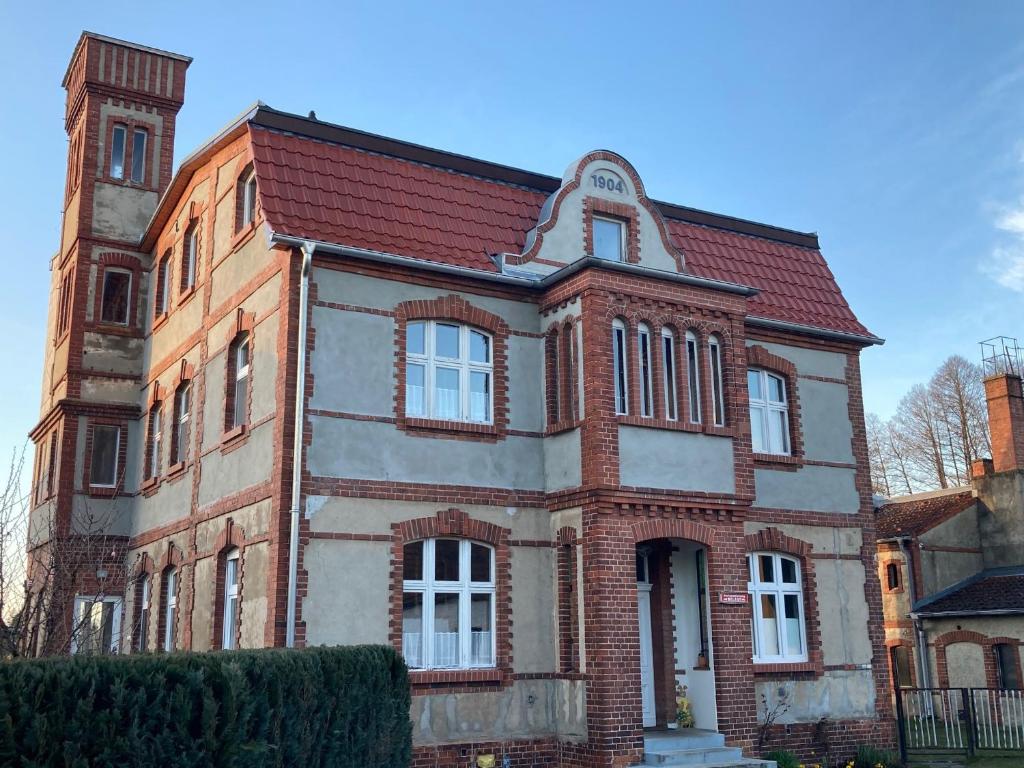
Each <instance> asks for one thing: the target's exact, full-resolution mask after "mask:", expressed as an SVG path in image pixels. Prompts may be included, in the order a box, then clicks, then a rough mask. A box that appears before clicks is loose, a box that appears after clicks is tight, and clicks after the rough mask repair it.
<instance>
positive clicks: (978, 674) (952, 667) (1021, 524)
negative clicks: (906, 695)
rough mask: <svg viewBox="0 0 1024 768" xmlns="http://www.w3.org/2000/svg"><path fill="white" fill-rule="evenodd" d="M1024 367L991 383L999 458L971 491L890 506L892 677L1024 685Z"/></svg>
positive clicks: (961, 684) (884, 549)
mask: <svg viewBox="0 0 1024 768" xmlns="http://www.w3.org/2000/svg"><path fill="white" fill-rule="evenodd" d="M1019 363H1020V361H1019V360H1016V359H1012V360H1011V364H1010V365H1009V366H1003V367H1005V368H1007V370H1003V371H998V372H993V375H991V376H989V377H988V378H987V379H986V380H985V392H986V397H987V401H988V412H989V426H990V430H991V433H992V453H993V459H991V460H989V459H985V460H983V461H976V462H974V464H973V466H972V475H973V477H972V480H971V487H970V488H953V489H950V490H945V491H935V492H933V493H919V494H914V495H912V496H903V497H899V498H894V499H890V500H887V501H885V503H883V504H882V505H881V506H880V507H879V508H878V510H877V520H878V525H877V535H878V575H879V578H880V580H881V583H882V605H883V608H884V610H885V636H886V640H885V643H886V646H887V647H888V648H889V661H890V668H891V675H892V680H893V682H894V683H895V684H898V685H901V686H913V687H942V688H946V687H953V688H986V687H987V688H1013V689H1019V688H1021V687H1022V681H1024V676H1022V674H1021V666H1022V654H1024V400H1022V397H1021V379H1020V376H1019V371H1020V365H1019Z"/></svg>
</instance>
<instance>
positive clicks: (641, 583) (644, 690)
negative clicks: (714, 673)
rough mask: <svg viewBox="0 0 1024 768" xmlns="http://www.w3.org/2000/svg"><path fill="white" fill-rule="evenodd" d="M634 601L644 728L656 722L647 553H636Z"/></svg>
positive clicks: (649, 573)
mask: <svg viewBox="0 0 1024 768" xmlns="http://www.w3.org/2000/svg"><path fill="white" fill-rule="evenodd" d="M636 577H637V583H636V603H637V608H638V611H639V619H640V622H639V624H640V702H641V705H642V707H643V717H644V728H653V727H654V726H655V725H657V724H658V719H657V715H656V714H655V710H654V646H653V642H652V637H651V572H650V567H649V564H648V561H647V555H646V554H645V553H643V552H637V553H636Z"/></svg>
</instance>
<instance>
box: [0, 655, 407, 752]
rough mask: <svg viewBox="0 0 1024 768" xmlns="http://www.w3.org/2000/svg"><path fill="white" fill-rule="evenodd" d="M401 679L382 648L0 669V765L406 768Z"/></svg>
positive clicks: (53, 662)
mask: <svg viewBox="0 0 1024 768" xmlns="http://www.w3.org/2000/svg"><path fill="white" fill-rule="evenodd" d="M409 703H410V701H409V678H408V672H407V670H406V667H405V663H404V662H403V661H402V658H401V657H400V656H399V655H398V654H397V653H395V651H394V650H393V649H391V648H387V647H384V646H370V645H365V646H350V647H343V648H308V649H304V650H284V649H265V650H255V651H218V652H214V653H177V654H170V655H138V656H88V657H82V656H79V657H75V658H57V659H45V660H38V661H15V662H9V663H4V664H0V765H18V766H22V768H57V767H58V766H60V767H61V768H64V767H66V768H87V767H88V768H115V766H116V767H117V768H122V766H160V768H177V767H179V766H180V767H181V768H185V767H188V768H192V767H196V768H198V767H200V766H202V767H204V768H205V767H210V768H213V767H216V768H236V767H237V768H243V766H244V768H271V767H275V768H277V767H280V768H285V767H287V768H290V767H291V766H296V767H298V766H302V768H306V767H307V766H308V768H343V767H344V768H349V767H351V768H363V766H380V767H381V768H384V766H387V768H393V767H395V766H398V767H401V766H407V765H408V764H409V760H410V754H411V749H412V724H411V723H410V721H409Z"/></svg>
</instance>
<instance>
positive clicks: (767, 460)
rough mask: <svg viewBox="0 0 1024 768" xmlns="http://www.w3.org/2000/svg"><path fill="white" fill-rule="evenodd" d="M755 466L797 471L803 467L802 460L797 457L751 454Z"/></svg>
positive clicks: (778, 454) (779, 454)
mask: <svg viewBox="0 0 1024 768" xmlns="http://www.w3.org/2000/svg"><path fill="white" fill-rule="evenodd" d="M753 457H754V464H755V465H756V466H769V467H770V466H777V467H783V468H792V469H797V468H799V467H802V466H803V465H804V462H803V459H802V458H800V457H799V456H792V455H785V454H781V453H757V452H756V451H755V452H754V454H753Z"/></svg>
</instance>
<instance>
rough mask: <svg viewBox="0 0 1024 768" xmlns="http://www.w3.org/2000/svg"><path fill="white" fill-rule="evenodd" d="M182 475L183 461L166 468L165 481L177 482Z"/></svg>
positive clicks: (183, 469)
mask: <svg viewBox="0 0 1024 768" xmlns="http://www.w3.org/2000/svg"><path fill="white" fill-rule="evenodd" d="M183 474H185V462H184V461H178V462H175V463H174V464H171V466H169V467H168V468H167V479H168V480H177V479H178V478H179V477H180V476H181V475H183Z"/></svg>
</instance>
